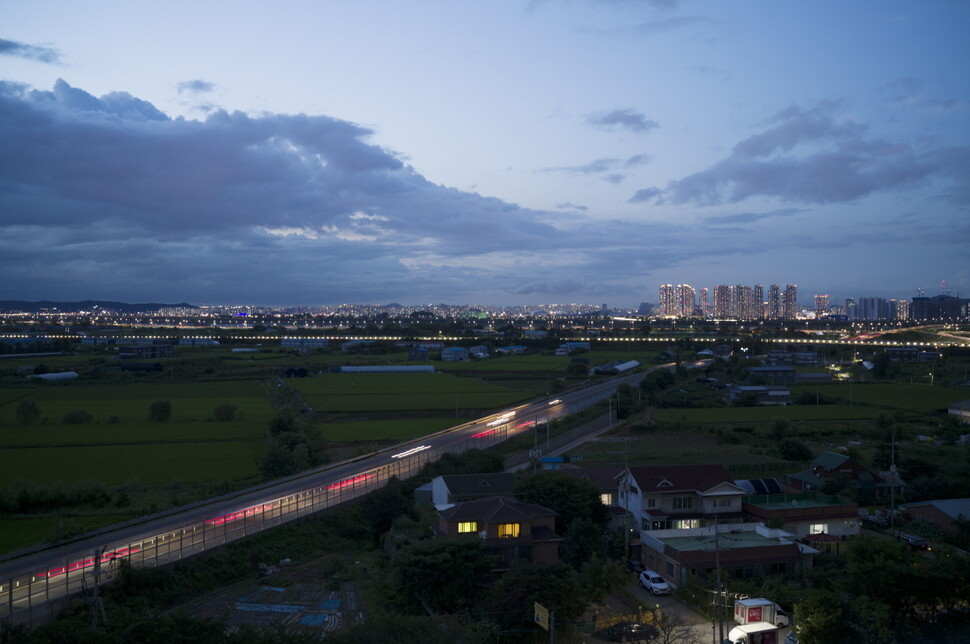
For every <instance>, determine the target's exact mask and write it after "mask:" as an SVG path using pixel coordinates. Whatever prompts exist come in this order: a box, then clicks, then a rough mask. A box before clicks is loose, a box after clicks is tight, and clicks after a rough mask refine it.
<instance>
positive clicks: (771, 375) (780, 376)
mask: <svg viewBox="0 0 970 644" xmlns="http://www.w3.org/2000/svg"><path fill="white" fill-rule="evenodd" d="M748 372H749V373H750V374H751V375H752V376H756V377H759V378H762V379H764V381H765V384H767V385H793V384H795V367H749V368H748Z"/></svg>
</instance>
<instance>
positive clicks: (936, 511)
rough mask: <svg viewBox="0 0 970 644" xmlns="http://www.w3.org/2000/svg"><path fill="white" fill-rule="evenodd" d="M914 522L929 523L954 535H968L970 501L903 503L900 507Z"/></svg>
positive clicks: (944, 500) (951, 500) (950, 500)
mask: <svg viewBox="0 0 970 644" xmlns="http://www.w3.org/2000/svg"><path fill="white" fill-rule="evenodd" d="M899 507H900V509H901V510H903V512H905V513H906V516H907V517H908V518H909V519H910V520H912V521H929V522H930V523H932V524H933V525H935V526H936V527H938V528H939V529H940V530H943V531H944V532H948V533H950V534H952V535H956V534H959V533H960V530H961V528H962V529H963V530H964V534H966V532H965V531H966V529H967V525H968V524H967V522H968V521H970V499H942V500H936V501H919V502H916V503H903V504H902V505H901V506H899Z"/></svg>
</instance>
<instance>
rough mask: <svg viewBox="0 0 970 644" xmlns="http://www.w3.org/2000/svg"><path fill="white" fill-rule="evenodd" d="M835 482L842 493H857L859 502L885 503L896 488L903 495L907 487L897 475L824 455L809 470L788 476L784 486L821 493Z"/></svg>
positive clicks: (845, 457) (843, 457)
mask: <svg viewBox="0 0 970 644" xmlns="http://www.w3.org/2000/svg"><path fill="white" fill-rule="evenodd" d="M830 480H835V481H837V482H838V484H839V486H840V487H842V488H843V489H845V488H848V489H851V490H854V491H855V493H856V495H857V498H859V499H886V498H889V497H890V496H891V494H892V489H893V487H895V488H896V494H897V495H900V494H902V493H903V491H904V490H905V487H906V485H905V483H903V481H902V480H900V479H899V477H898V475H896V477H895V479H894V478H893V477H892V476H891V475H890V474H889V473H888V472H885V473H882V472H881V473H878V474H877V473H875V472H872V471H871V470H869V468H867V467H865V466H864V465H862V464H861V463H859V462H858V461H856V460H855V459H853V458H850V457H849V456H848V455H847V454H839V453H836V452H823V453H822V454H819V455H818V456H816V457H815V459H814V460H813V461H812V463H811V465H810V466H809V468H808V469H807V470H802V471H801V472H796V473H795V474H786V475H785V485H787V486H788V487H790V488H792V489H794V490H796V491H799V492H814V491H817V490H821V489H822V486H824V485H825V483H826V481H830Z"/></svg>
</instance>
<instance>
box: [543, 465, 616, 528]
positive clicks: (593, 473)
mask: <svg viewBox="0 0 970 644" xmlns="http://www.w3.org/2000/svg"><path fill="white" fill-rule="evenodd" d="M623 469H624V467H623V466H622V465H603V466H596V467H564V468H562V469H560V470H558V471H559V472H562V473H563V474H566V475H568V476H572V477H574V478H578V479H584V480H587V481H589V482H590V483H592V484H593V485H594V486H595V487H596V489H597V490H599V493H600V502H602V503H603V505H605V506H606V511H607V513H608V514H609V517H610V526H611V528H613V529H618V528H625V527H627V513H626V510H625V509H623V508H622V507H620V505H619V500H620V493H619V487H618V485H619V483H618V481H617V477H618V476H619V475H620V473H621V472H622V471H623Z"/></svg>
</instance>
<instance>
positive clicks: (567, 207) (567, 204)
mask: <svg viewBox="0 0 970 644" xmlns="http://www.w3.org/2000/svg"><path fill="white" fill-rule="evenodd" d="M556 208H558V209H559V210H578V211H579V212H586V211H587V210H589V207H588V206H578V205H576V204H574V203H570V202H569V201H566V202H563V203H557V204H556Z"/></svg>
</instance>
